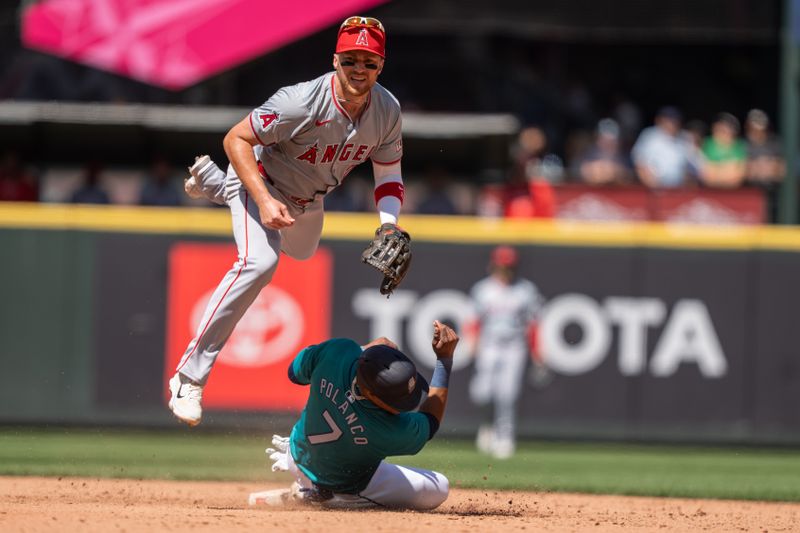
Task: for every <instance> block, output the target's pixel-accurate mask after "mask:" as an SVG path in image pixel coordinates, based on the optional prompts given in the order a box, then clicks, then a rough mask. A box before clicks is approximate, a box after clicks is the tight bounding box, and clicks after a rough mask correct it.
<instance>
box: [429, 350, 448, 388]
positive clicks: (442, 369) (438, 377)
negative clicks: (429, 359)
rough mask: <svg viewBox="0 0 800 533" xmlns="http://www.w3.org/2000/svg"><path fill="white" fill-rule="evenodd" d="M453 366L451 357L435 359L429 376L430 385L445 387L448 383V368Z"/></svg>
mask: <svg viewBox="0 0 800 533" xmlns="http://www.w3.org/2000/svg"><path fill="white" fill-rule="evenodd" d="M451 368H453V358H452V357H445V358H443V359H437V360H436V366H435V367H434V369H433V376H431V387H437V388H439V389H446V388H447V386H448V385H449V383H450V369H451Z"/></svg>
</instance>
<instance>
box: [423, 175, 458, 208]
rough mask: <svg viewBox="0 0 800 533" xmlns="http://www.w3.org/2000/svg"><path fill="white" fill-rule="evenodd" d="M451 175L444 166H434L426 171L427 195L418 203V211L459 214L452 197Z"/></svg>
mask: <svg viewBox="0 0 800 533" xmlns="http://www.w3.org/2000/svg"><path fill="white" fill-rule="evenodd" d="M451 181H452V180H451V178H450V175H449V174H448V173H447V171H446V170H445V169H444V168H442V167H433V168H430V169H429V170H428V172H426V173H425V184H426V185H427V191H426V194H425V197H424V198H423V199H422V201H421V202H420V203H419V205H417V213H420V214H423V215H457V214H458V209H456V206H455V203H454V202H453V199H452V198H451V197H450V193H449V190H448V189H449V186H450V184H451Z"/></svg>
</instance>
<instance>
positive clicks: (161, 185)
mask: <svg viewBox="0 0 800 533" xmlns="http://www.w3.org/2000/svg"><path fill="white" fill-rule="evenodd" d="M173 176H174V172H173V168H172V165H170V163H169V161H167V160H166V158H164V157H157V158H155V159H154V160H153V164H152V165H151V167H150V173H149V175H148V176H147V181H146V182H145V184H144V187H142V193H141V197H140V198H139V204H141V205H152V206H161V207H165V206H177V205H181V195H180V194H179V193H178V189H177V188H176V187H175V183H174V181H175V180H174V179H173Z"/></svg>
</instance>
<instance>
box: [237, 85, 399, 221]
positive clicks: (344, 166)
mask: <svg viewBox="0 0 800 533" xmlns="http://www.w3.org/2000/svg"><path fill="white" fill-rule="evenodd" d="M334 76H335V73H333V72H330V73H328V74H324V75H322V76H320V77H319V78H317V79H315V80H311V81H307V82H304V83H298V84H297V85H292V86H290V87H284V88H282V89H280V90H278V92H276V93H275V94H274V95H273V96H272V97H271V98H270V99H269V100H267V101H266V102H265V103H264V104H263V105H262V106H260V107H258V108H256V109H255V110H253V112H252V113H250V126H251V127H252V128H253V132H254V133H255V135H256V137H257V138H258V140H259V142H260V143H261V144H263V145H264V148H263V149H262V150H261V151H260V155H259V160H260V162H261V164H262V166H263V169H264V171H265V172H266V177H268V179H269V180H271V181H272V182H273V184H274V186H275V187H276V188H277V189H278V190H280V191H281V192H282V193H283V194H284V195H285V196H286V197H287V199H289V200H291V201H292V202H294V203H295V204H297V205H298V206H300V207H303V206H304V205H306V204H308V203H311V202H312V201H313V200H314V199H316V198H317V197H319V196H323V195H325V194H326V193H327V192H328V191H330V190H331V189H333V188H334V187H337V186H338V185H339V184H341V182H342V180H343V179H344V178H345V176H347V174H348V173H349V172H350V171H351V170H352V169H353V168H355V167H356V166H358V165H360V164H361V163H363V162H364V161H366V160H367V159H372V161H373V162H375V163H379V164H392V163H396V162H398V161H400V159H401V158H402V156H403V142H402V136H401V127H402V119H401V114H400V104H399V103H398V102H397V99H395V97H394V96H392V94H391V93H390V92H389V91H387V90H386V89H385V88H383V87H382V86H381V85H380V84H375V86H374V87H373V89H372V91H371V92H370V93H369V96H368V98H369V100H368V101H367V105H366V109H365V110H364V111H363V113H362V114H361V116H360V117H359V119H358V120H357V121H356V122H355V123H353V122H352V121H351V120H350V117H349V116H348V115H347V112H346V111H345V110H344V108H342V106H341V105H339V103H338V102H337V100H336V98H335V96H334V88H333V86H334Z"/></svg>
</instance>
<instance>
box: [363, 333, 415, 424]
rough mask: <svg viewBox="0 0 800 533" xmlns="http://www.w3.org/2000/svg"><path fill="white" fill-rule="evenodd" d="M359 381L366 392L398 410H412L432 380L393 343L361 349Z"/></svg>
mask: <svg viewBox="0 0 800 533" xmlns="http://www.w3.org/2000/svg"><path fill="white" fill-rule="evenodd" d="M356 383H358V387H359V389H361V391H362V393H364V392H368V393H371V394H372V395H373V396H375V397H376V398H377V399H378V400H380V401H381V402H383V403H385V404H386V405H388V406H389V407H391V408H392V409H395V410H397V411H400V412H403V411H411V410H413V409H414V408H415V407H417V405H419V402H420V400H421V399H422V393H423V392H425V393H427V392H428V382H427V381H426V380H425V378H424V377H422V374H420V373H419V372H417V367H416V366H414V363H413V361H411V359H409V358H408V357H406V356H405V354H403V352H401V351H399V350H396V349H394V348H392V347H390V346H386V345H383V344H378V345H376V346H370V347H369V348H367V349H366V350H364V351H363V352H362V353H361V357H360V358H359V360H358V369H357V370H356Z"/></svg>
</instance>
